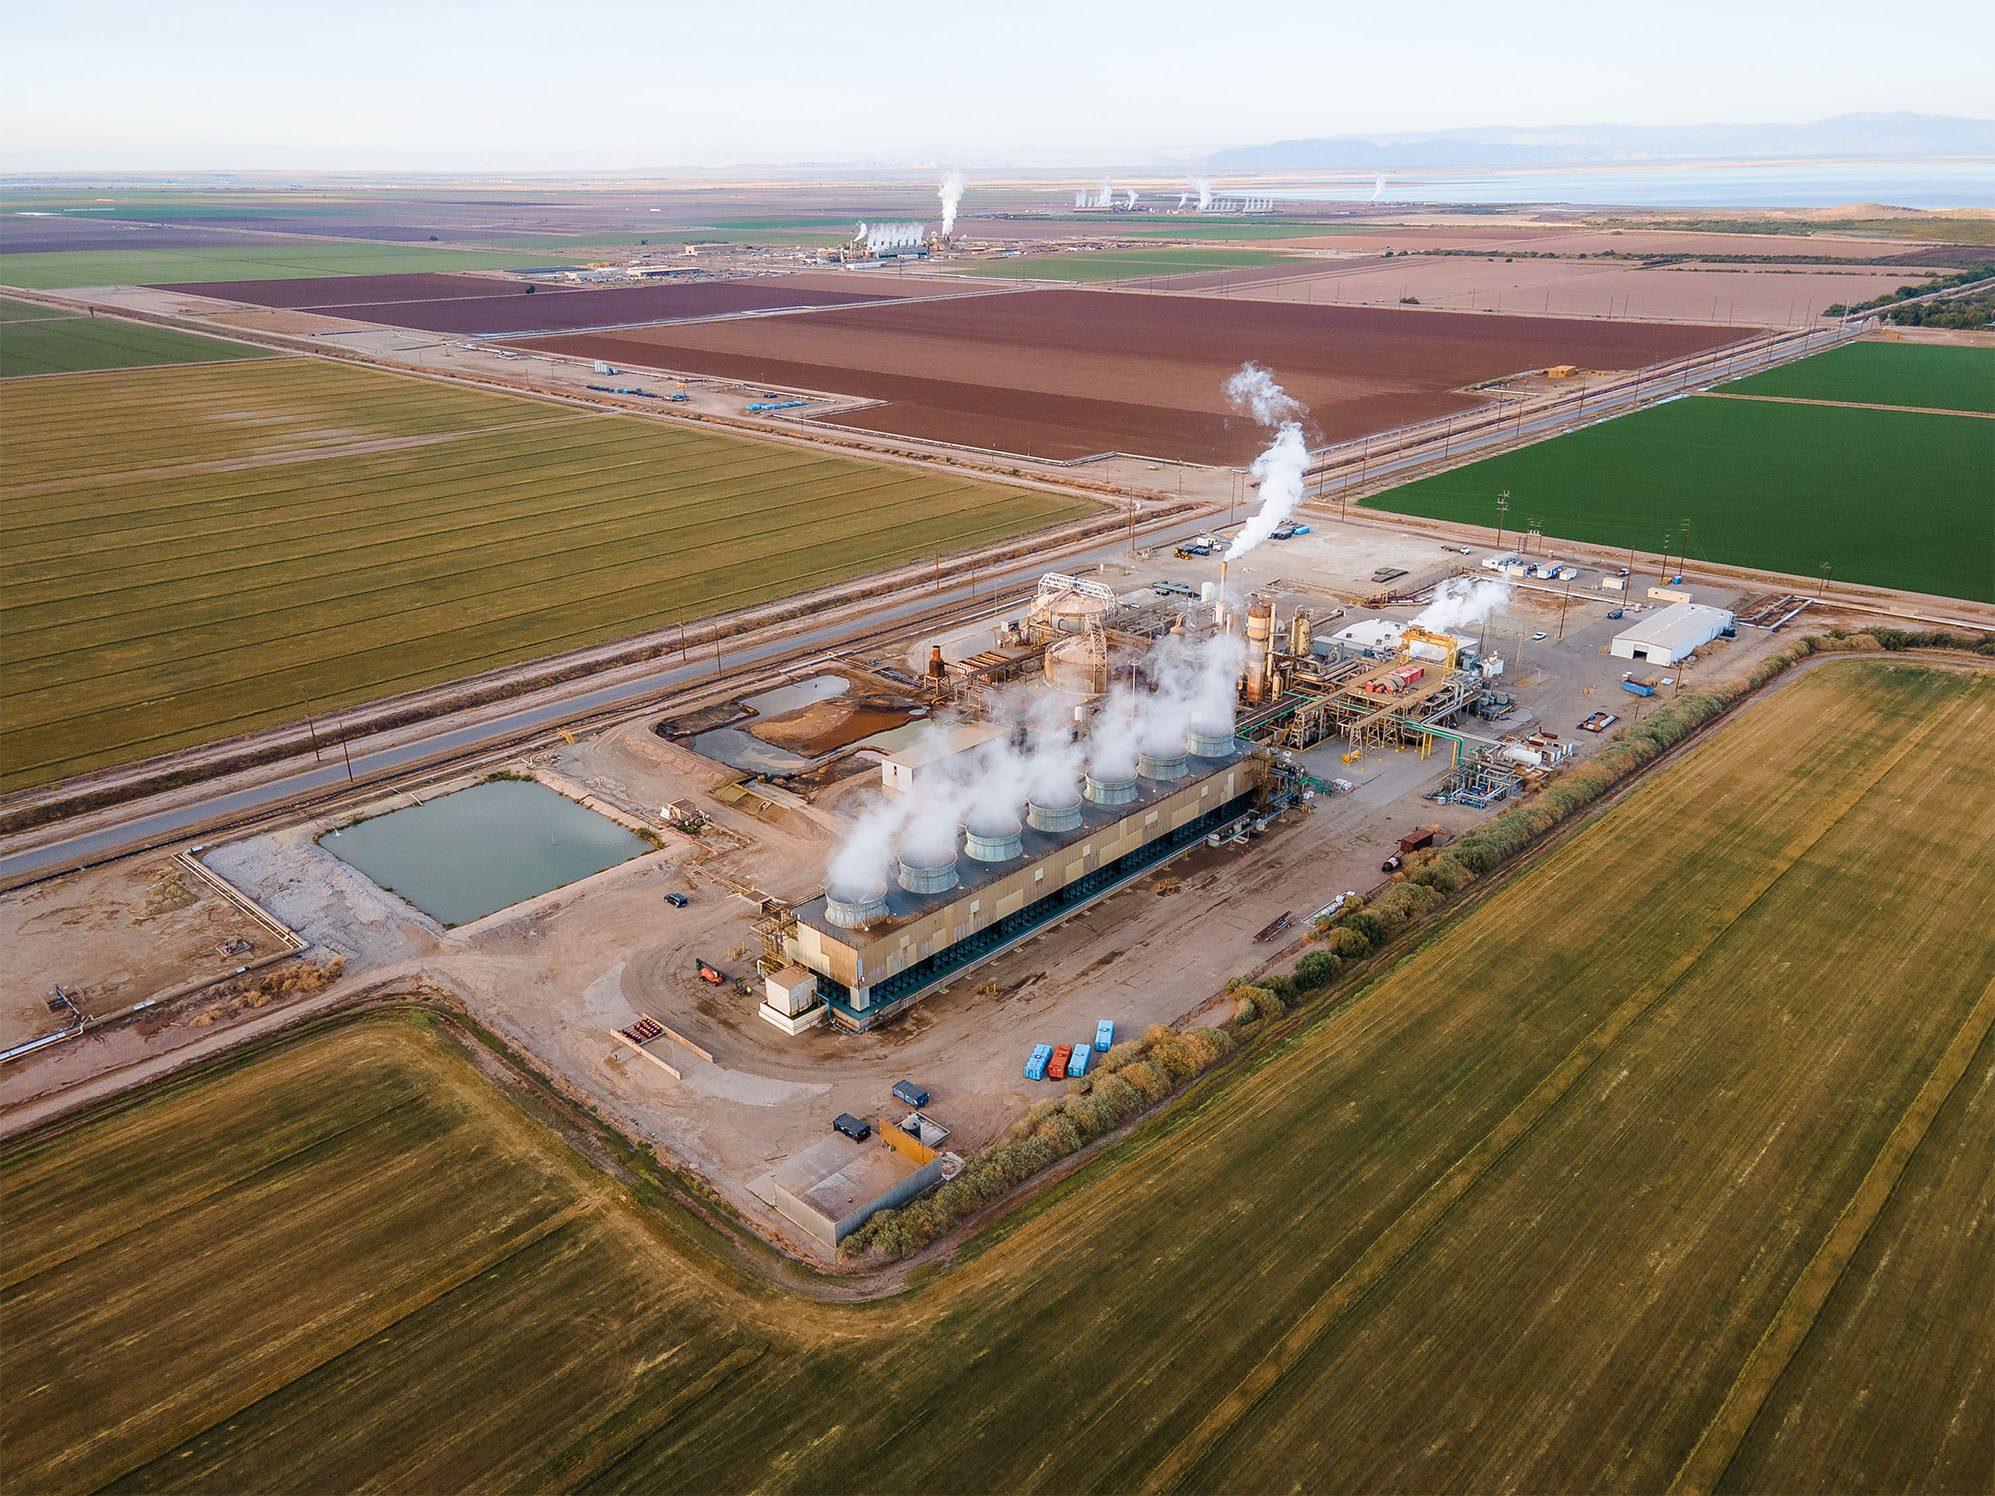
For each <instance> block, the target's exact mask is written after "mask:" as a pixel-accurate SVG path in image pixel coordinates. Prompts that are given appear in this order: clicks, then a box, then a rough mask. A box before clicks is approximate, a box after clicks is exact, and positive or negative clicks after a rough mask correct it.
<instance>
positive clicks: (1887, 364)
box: [1723, 343, 1995, 415]
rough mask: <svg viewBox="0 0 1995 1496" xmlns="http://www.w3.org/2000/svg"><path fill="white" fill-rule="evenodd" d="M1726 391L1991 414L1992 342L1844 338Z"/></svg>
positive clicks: (1994, 411) (1994, 409) (1994, 388)
mask: <svg viewBox="0 0 1995 1496" xmlns="http://www.w3.org/2000/svg"><path fill="white" fill-rule="evenodd" d="M1723 389H1724V391H1725V393H1727V394H1739V395H1779V396H1782V397H1785V398H1787V399H1793V400H1846V401H1851V402H1854V403H1856V404H1862V405H1907V406H1914V407H1919V408H1924V409H1928V410H1968V411H1975V412H1978V413H1979V414H1982V415H1995V348H1968V347H1955V346H1952V345H1946V344H1935V343H1846V344H1844V345H1843V346H1842V347H1840V348H1832V349H1830V350H1829V351H1828V352H1827V353H1818V354H1816V355H1815V356H1814V357H1813V358H1804V359H1802V360H1800V361H1799V362H1798V363H1792V364H1783V365H1782V366H1781V367H1780V368H1778V369H1769V370H1767V371H1766V373H1764V374H1751V375H1748V376H1747V377H1746V378H1744V379H1735V380H1733V381H1732V383H1730V384H1728V385H1725V386H1723Z"/></svg>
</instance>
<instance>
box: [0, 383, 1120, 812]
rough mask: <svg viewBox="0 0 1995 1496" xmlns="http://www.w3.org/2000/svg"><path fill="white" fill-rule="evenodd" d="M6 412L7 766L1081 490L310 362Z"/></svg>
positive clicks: (493, 647)
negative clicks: (1049, 488) (957, 473)
mask: <svg viewBox="0 0 1995 1496" xmlns="http://www.w3.org/2000/svg"><path fill="white" fill-rule="evenodd" d="M0 415H4V421H0V522H4V524H5V527H6V531H7V536H8V544H7V547H6V552H5V555H4V557H0V593H3V594H4V603H0V642H4V646H5V649H6V654H7V659H8V671H7V679H6V683H5V686H4V694H0V719H4V726H0V760H4V765H5V768H4V774H0V789H7V790H11V789H17V788H21V787H23V786H26V785H32V784H39V783H44V782H47V781H49V780H53V779H57V778H62V777H66V776H68V775H72V774H76V773H80V772H83V771H85V770H88V769H91V768H99V767H104V766H107V765H111V764H116V763H123V762H128V761H130V760H132V759H136V758H140V757H145V756H147V755H150V754H154V753H160V752H164V751H166V750H168V749H171V748H176V747H183V746H186V745H188V744H192V743H200V742H205V741H209V740H212V739H214V738H217V737H224V736H229V735H232V734H235V733H240V732H244V731H248V730H250V729H252V728H256V727H260V726H266V725H269V724H271V723H274V722H279V721H295V720H301V719H302V717H303V716H304V715H305V713H306V711H307V710H308V704H309V708H310V709H315V710H316V711H317V712H318V713H320V714H321V715H322V716H323V714H324V713H325V711H326V710H327V709H328V708H329V707H334V706H337V705H340V704H347V703H352V702H357V701H362V700H368V699H372V698H375V697H379V696H383V695H390V694H394V693H396V692H400V691H405V690H411V689H414V688H416V687H418V686H422V685H429V684H434V683H436V682H439V681H445V680H452V679H457V678H460V677H462V676H465V675H470V674H474V673H476V672H478V671H482V670H488V669H493V668H497V667H498V666H501V665H505V664H511V663H515V662H518V661H522V660H528V659H534V658H538V657H541V656H544V655H549V654H554V653H557V652H560V651H562V650H566V649H571V648H576V647H579V646H582V645H586V644H592V643H598V642H602V641H605V640H611V639H617V638H622V637H625V636H628V635H632V634H637V633H642V632H644V631H646V630H649V629H655V628H662V627H664V626H666V625H669V624H671V623H674V622H678V621H680V620H684V619H688V618H697V617H703V616H708V615H711V614H715V613H721V612H727V611H731V610H733V609H737V608H741V607H745V606H748V605H750V604H753V603H759V602H765V601H768V600H770V599H772V598H776V597H781V596H784V595H787V594H790V593H795V592H800V591H804V590H807V589H808V588H811V587H814V586H819V585H822V584H825V583H829V582H833V581H837V580H842V579H845V578H848V577H852V576H856V575H860V574H862V573H865V572H869V571H873V570H877V569H879V568H880V567H883V566H887V565H891V564H894V563H896V562H900V561H904V560H907V559H910V558H912V557H916V556H928V555H930V554H931V553H932V552H934V551H935V550H937V549H940V550H942V551H945V552H948V551H955V550H958V549H964V548H970V547H974V546H977V545H980V544H984V543H988V542H990V541H994V540H997V539H1001V538H1003V537H1007V536H1011V535H1015V534H1019V533H1021V532H1024V531H1029V530H1033V529H1037V528H1040V527H1042V526H1045V525H1049V524H1053V523H1057V522H1059V521H1063V520H1067V519H1072V518H1075V517H1078V516H1079V515H1082V514H1085V513H1087V512H1090V510H1091V508H1092V505H1091V504H1089V503H1088V502H1087V501H1084V500H1076V499H1070V498H1065V497H1061V496H1058V495H1053V494H1048V493H1044V492H1040V491H1037V490H1030V489H1016V488H1009V487H1004V486H1001V485H999V484H995V483H989V482H983V481H975V480H970V479H966V478H957V477H952V476H947V475H944V474H940V473H934V472H927V471H923V470H919V469H915V468H908V467H896V466H883V465H877V464H871V463H866V462H862V461H856V460H853V459H851V458H846V457H839V456H832V455H829V454H826V453H822V452H816V451H811V450H808V449H804V448H799V447H788V446H779V445H774V444H764V443H759V442H749V441H743V440H740V439H737V438H732V437H723V436H717V435H711V434H708V433H706V432H703V431H697V430H690V429H686V428H683V427H679V426H675V425H668V424H665V423H661V422H657V421H652V420H646V419H643V418H641V417H637V416H613V415H605V414H600V413H597V412H593V411H588V410H582V409H578V408H576V407H573V406H568V405H560V404H550V403H546V402H541V401H535V400H529V399H524V398H518V397H513V396H506V395H496V394H488V393H486V392H483V391H479V390H472V389H467V388H464V387H461V386H454V385H449V384H444V383H440V382H436V381H430V380H420V379H415V378H409V377H403V376H397V375H389V374H383V373H377V372H374V371H371V370H364V369H356V368H350V367H345V366H340V365H335V364H329V363H324V362H320V361H317V360H310V359H282V360H270V361H268V362H257V363H252V364H232V365H209V366H203V367H199V368H185V369H161V370H151V371H140V372H135V373H129V374H81V375H73V376H67V377H62V378H49V379H40V380H33V381H26V382H23V383H20V384H14V385H9V386H6V387H5V394H4V406H0Z"/></svg>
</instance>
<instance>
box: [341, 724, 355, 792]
mask: <svg viewBox="0 0 1995 1496" xmlns="http://www.w3.org/2000/svg"><path fill="white" fill-rule="evenodd" d="M339 756H340V757H341V758H343V759H345V760H346V782H347V783H348V784H352V783H353V755H352V754H351V753H349V752H347V749H346V724H345V723H344V722H342V723H341V724H340V727H339Z"/></svg>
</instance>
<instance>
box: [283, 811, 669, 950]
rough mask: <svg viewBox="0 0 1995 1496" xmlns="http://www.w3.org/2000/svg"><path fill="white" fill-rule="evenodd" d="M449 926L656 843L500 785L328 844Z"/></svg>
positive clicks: (352, 829) (348, 832) (340, 833)
mask: <svg viewBox="0 0 1995 1496" xmlns="http://www.w3.org/2000/svg"><path fill="white" fill-rule="evenodd" d="M319 845H321V846H323V847H324V848H325V849H326V850H327V851H329V852H333V853H336V854H337V855H338V856H340V857H341V858H343V859H345V860H346V861H347V862H350V863H352V864H353V865H354V866H355V867H357V868H359V869H360V870H361V871H362V872H363V873H365V874H367V876H368V877H370V878H372V879H373V880H374V881H375V882H376V883H379V884H380V885H381V886H382V887H383V888H385V889H387V890H388V891H389V892H390V893H393V894H397V895H399V896H400V897H402V898H404V899H407V900H408V901H409V902H410V903H411V904H414V905H415V906H416V907H417V908H418V909H420V910H422V911H423V913H425V914H427V915H429V916H430V918H432V919H434V920H436V921H437V922H438V923H439V924H442V925H468V924H469V923H471V921H472V920H474V919H483V918H484V917H485V916H486V915H488V914H493V913H496V912H497V911H498V910H501V909H504V908H506V907H507V906H509V905H512V904H517V903H519V902H520V901H521V900H522V899H530V898H532V897H534V896H535V895H536V894H543V893H546V892H548V891H549V890H550V889H555V888H560V887H563V886H564V885H566V884H569V883H574V882H576V881H578V880H579V879H582V878H586V877H588V876H589V875H590V874H591V873H600V872H602V871H603V870H604V869H605V868H612V867H615V866H616V865H617V864H618V863H620V862H628V861H630V859H631V858H633V857H641V856H643V855H644V853H646V852H648V851H650V850H651V845H650V844H649V843H648V842H646V841H645V840H644V839H643V838H642V837H640V836H638V835H637V834H636V833H634V832H632V831H629V830H627V829H625V828H624V827H622V826H619V825H618V824H617V823H616V822H615V821H612V820H610V819H609V818H608V817H607V816H599V815H597V814H596V813H595V812H594V811H593V810H589V809H587V808H586V807H584V806H581V805H577V804H576V803H575V802H574V801H573V800H570V799H569V798H567V796H565V795H560V794H557V793H555V791H553V790H551V789H549V788H548V787H547V786H546V785H544V784H538V783H535V782H533V781H530V780H523V779H493V780H487V781H486V782H485V783H483V784H478V785H473V786H472V787H471V788H470V789H464V790H458V791H456V792H454V793H452V794H448V795H440V796H438V797H437V798H436V799H434V800H430V801H427V802H425V803H424V804H421V805H413V806H410V807H409V808H408V809H407V810H395V811H390V812H389V813H388V814H387V815H384V816H376V817H374V819H372V820H369V821H362V822H360V823H359V824H357V825H353V826H343V827H341V828H340V829H339V830H337V831H329V832H327V833H326V834H325V835H324V836H322V837H320V838H319Z"/></svg>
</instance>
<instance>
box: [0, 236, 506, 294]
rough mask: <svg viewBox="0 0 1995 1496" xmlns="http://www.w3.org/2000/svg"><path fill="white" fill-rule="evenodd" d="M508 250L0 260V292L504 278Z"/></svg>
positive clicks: (204, 250) (233, 249)
mask: <svg viewBox="0 0 1995 1496" xmlns="http://www.w3.org/2000/svg"><path fill="white" fill-rule="evenodd" d="M520 263H521V258H520V252H519V251H516V250H507V251H503V252H488V251H483V250H458V249H442V248H438V249H429V248H423V247H416V246H410V247H408V248H404V247H402V246H400V245H394V244H325V243H317V242H314V243H308V244H262V245H258V244H244V245H236V244H231V245H201V246H196V247H194V248H187V249H123V248H119V249H82V250H66V251H50V252H37V251H28V252H26V253H22V254H11V253H10V254H0V285H7V286H20V287H22V288H24V289H26V290H31V291H52V290H56V289H59V288H61V287H64V286H155V285H159V284H161V283H163V282H171V281H184V282H195V281H229V280H289V279H292V278H294V277H301V276H313V275H409V274H413V273H415V272H417V271H432V270H442V271H452V270H507V269H511V268H512V267H514V266H517V265H519V264H520Z"/></svg>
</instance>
